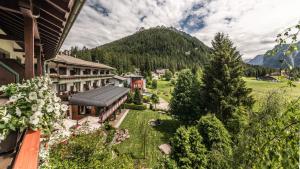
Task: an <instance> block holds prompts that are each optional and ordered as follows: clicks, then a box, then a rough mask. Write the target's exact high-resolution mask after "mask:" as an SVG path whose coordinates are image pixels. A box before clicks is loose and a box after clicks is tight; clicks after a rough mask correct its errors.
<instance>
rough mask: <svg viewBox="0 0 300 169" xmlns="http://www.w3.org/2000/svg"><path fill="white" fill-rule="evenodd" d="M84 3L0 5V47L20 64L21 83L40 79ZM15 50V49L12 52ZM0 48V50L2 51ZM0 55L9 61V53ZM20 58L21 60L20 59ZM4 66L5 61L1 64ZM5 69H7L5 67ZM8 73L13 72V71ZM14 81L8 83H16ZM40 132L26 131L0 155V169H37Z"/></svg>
mask: <svg viewBox="0 0 300 169" xmlns="http://www.w3.org/2000/svg"><path fill="white" fill-rule="evenodd" d="M84 2H85V1H84V0H78V1H73V0H64V1H60V0H45V1H31V0H9V1H1V2H0V18H1V20H0V30H1V32H4V33H2V34H0V40H1V44H2V43H6V42H7V41H9V43H7V44H10V46H9V49H7V51H11V52H13V53H14V55H18V56H20V57H19V59H20V60H21V63H23V61H24V79H32V78H33V77H35V76H41V75H42V72H43V65H44V61H45V60H47V59H51V58H53V57H54V56H55V55H56V54H57V52H58V51H59V49H60V47H61V45H62V44H63V42H64V40H65V38H66V36H67V34H68V32H69V30H70V29H71V27H72V25H73V23H74V21H75V19H76V17H77V15H78V13H79V11H80V9H81V7H82V5H83V3H84ZM15 46H18V47H17V48H15ZM5 47H6V46H5V45H3V46H2V45H0V48H1V49H2V48H4V49H3V50H4V51H5V50H6V48H5ZM7 53H8V54H3V56H4V57H10V56H11V55H12V54H13V53H9V52H7ZM23 55H24V58H23ZM3 63H4V65H5V64H6V62H5V60H4V61H3ZM5 68H7V69H8V68H9V65H6V67H5ZM10 69H12V70H13V69H14V68H13V67H12V68H10ZM21 80H22V79H18V78H15V79H13V81H10V82H16V83H17V82H20V81H21ZM40 137H41V133H40V131H32V130H27V131H26V132H25V134H24V136H23V137H22V139H21V141H20V142H21V143H20V145H19V146H17V147H16V149H15V150H14V153H9V154H7V153H6V154H5V153H4V154H3V153H1V158H0V164H1V166H0V168H7V167H11V168H14V169H36V168H38V152H39V147H40Z"/></svg>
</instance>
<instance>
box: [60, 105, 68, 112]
mask: <svg viewBox="0 0 300 169" xmlns="http://www.w3.org/2000/svg"><path fill="white" fill-rule="evenodd" d="M68 108H69V107H68V106H67V105H65V104H63V105H61V110H62V111H67V110H68Z"/></svg>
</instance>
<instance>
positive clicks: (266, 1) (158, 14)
mask: <svg viewBox="0 0 300 169" xmlns="http://www.w3.org/2000/svg"><path fill="white" fill-rule="evenodd" d="M299 6H300V0H87V1H86V3H85V5H84V7H83V9H82V11H81V13H80V14H79V16H78V18H77V20H76V22H75V24H74V25H73V28H72V29H71V31H70V33H69V35H68V37H67V39H66V41H65V43H64V45H63V49H68V48H70V47H71V46H75V45H76V46H79V47H82V46H86V47H88V48H92V47H96V46H99V45H102V44H105V43H108V42H111V41H114V40H117V39H120V38H122V37H124V36H127V35H130V34H132V33H134V32H136V31H137V30H139V28H141V27H145V28H149V27H155V26H157V25H164V26H167V27H169V26H172V27H175V28H177V29H179V30H183V31H185V32H187V33H189V34H191V35H192V36H195V37H197V38H198V39H199V40H201V41H203V42H204V43H205V44H206V45H208V46H211V45H210V44H211V40H212V39H213V37H214V35H215V34H216V33H217V32H224V33H227V34H228V35H229V36H230V38H231V39H232V41H233V42H234V43H235V45H236V46H237V48H238V49H239V50H240V52H241V54H242V55H243V58H244V59H248V58H253V57H255V56H256V55H258V54H263V53H265V52H266V51H267V50H269V49H271V48H272V47H273V46H274V45H275V43H274V41H275V37H276V35H277V34H278V33H279V32H281V31H283V30H284V29H285V28H287V27H289V26H293V25H295V24H297V23H298V22H299V21H300V10H299Z"/></svg>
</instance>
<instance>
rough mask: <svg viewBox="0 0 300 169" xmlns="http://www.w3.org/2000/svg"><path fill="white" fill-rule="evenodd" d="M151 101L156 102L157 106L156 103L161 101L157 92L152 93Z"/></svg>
mask: <svg viewBox="0 0 300 169" xmlns="http://www.w3.org/2000/svg"><path fill="white" fill-rule="evenodd" d="M151 101H152V103H153V104H154V106H155V108H156V104H157V103H159V97H158V96H157V94H152V96H151Z"/></svg>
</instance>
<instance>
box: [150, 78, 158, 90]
mask: <svg viewBox="0 0 300 169" xmlns="http://www.w3.org/2000/svg"><path fill="white" fill-rule="evenodd" d="M151 86H152V88H153V89H157V80H156V79H154V80H152V84H151Z"/></svg>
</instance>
